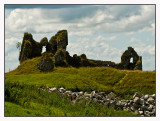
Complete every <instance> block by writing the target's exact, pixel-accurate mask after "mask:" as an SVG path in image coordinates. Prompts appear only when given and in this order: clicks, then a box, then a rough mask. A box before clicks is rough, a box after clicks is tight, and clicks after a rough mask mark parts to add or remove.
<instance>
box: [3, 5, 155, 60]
mask: <svg viewBox="0 0 160 121" xmlns="http://www.w3.org/2000/svg"><path fill="white" fill-rule="evenodd" d="M95 7H96V8H95ZM95 7H89V6H83V7H73V8H61V9H41V8H35V9H33V8H32V9H14V10H13V11H11V13H10V14H9V15H7V16H6V18H5V23H6V24H5V33H6V35H5V36H6V40H5V49H6V50H5V54H8V55H7V56H6V59H7V60H8V61H7V63H9V61H10V60H18V56H12V54H13V55H15V54H16V52H15V53H11V51H12V50H14V49H15V48H16V43H17V42H18V41H21V40H22V38H23V33H24V32H31V33H32V34H33V37H34V39H35V38H36V39H35V40H36V41H39V40H40V39H41V38H42V37H43V36H46V37H47V38H48V39H49V37H51V35H54V34H55V33H56V32H57V31H58V30H61V29H67V30H68V37H69V45H68V46H67V50H68V51H69V52H70V55H73V54H82V53H85V54H86V55H87V57H88V58H92V59H102V60H111V61H115V62H120V56H121V51H122V50H123V51H124V49H125V46H126V45H127V44H132V45H134V46H135V49H136V51H137V52H138V53H140V54H147V56H148V58H149V56H150V55H154V53H155V52H154V51H155V49H154V46H153V45H147V43H145V42H144V41H142V40H141V39H140V38H136V37H133V35H134V34H136V33H138V32H141V33H144V32H152V36H154V32H155V17H154V15H155V10H154V5H153V6H152V5H144V6H140V5H137V6H127V5H126V6H125V5H124V6H122V5H111V6H107V5H106V6H105V5H104V6H101V5H100V6H95ZM82 8H83V9H82ZM7 14H8V13H7ZM123 32H125V33H126V37H127V38H128V42H127V43H126V44H125V46H124V44H123V43H121V41H120V40H119V39H118V35H120V34H122V33H123ZM110 33H112V35H110ZM48 36H49V37H48ZM124 36H125V35H124ZM147 36H148V35H146V37H147ZM115 40H116V43H117V44H119V45H117V46H116V47H115V46H114V44H113V45H112V42H113V41H115ZM151 41H152V40H151ZM146 42H147V41H146ZM122 44H123V45H122ZM117 47H119V48H117ZM122 48H123V49H122ZM17 55H18V53H17ZM17 63H18V61H17Z"/></svg>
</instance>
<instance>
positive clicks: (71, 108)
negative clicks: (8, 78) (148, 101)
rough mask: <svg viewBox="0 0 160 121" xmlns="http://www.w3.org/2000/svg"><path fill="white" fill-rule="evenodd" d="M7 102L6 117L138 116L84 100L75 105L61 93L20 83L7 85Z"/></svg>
mask: <svg viewBox="0 0 160 121" xmlns="http://www.w3.org/2000/svg"><path fill="white" fill-rule="evenodd" d="M5 100H6V102H5V116H138V115H136V114H133V113H131V112H125V111H121V110H119V111H114V109H113V108H112V107H107V106H103V105H99V104H97V103H94V102H92V101H86V100H83V99H82V100H79V102H76V103H75V104H74V105H73V104H72V103H71V101H70V99H69V98H68V97H62V96H61V95H60V94H59V93H49V92H47V91H42V90H40V89H38V88H37V87H36V86H28V85H24V84H23V85H21V84H19V83H14V84H13V83H8V82H7V83H5ZM77 109H78V110H77Z"/></svg>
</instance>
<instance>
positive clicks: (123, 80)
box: [5, 58, 155, 116]
mask: <svg viewBox="0 0 160 121" xmlns="http://www.w3.org/2000/svg"><path fill="white" fill-rule="evenodd" d="M38 60H39V58H34V59H31V60H27V61H24V62H23V63H22V64H21V65H20V66H19V67H18V68H17V69H16V70H14V71H12V72H9V73H6V74H5V116H137V115H135V114H133V113H130V112H124V111H114V110H113V109H112V108H111V107H106V106H102V105H97V104H95V103H93V102H86V101H84V100H82V101H81V102H79V103H77V104H75V105H72V104H71V101H70V100H69V99H68V98H67V97H61V96H60V95H59V94H51V93H48V92H43V91H41V90H39V89H38V88H40V87H64V88H65V89H67V90H72V91H84V92H85V91H87V92H91V91H92V90H97V91H104V92H105V93H110V92H111V91H112V92H114V93H115V94H116V95H117V97H119V98H124V99H128V98H130V97H132V96H133V94H134V93H135V92H139V93H142V94H153V93H155V72H154V71H126V70H117V69H113V68H107V67H92V68H91V67H81V68H73V67H68V68H62V67H58V68H55V69H54V71H53V72H50V73H42V72H39V70H38V69H37V68H36V66H37V62H38ZM15 110H16V113H15Z"/></svg>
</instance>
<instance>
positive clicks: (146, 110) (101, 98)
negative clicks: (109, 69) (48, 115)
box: [41, 87, 156, 116]
mask: <svg viewBox="0 0 160 121" xmlns="http://www.w3.org/2000/svg"><path fill="white" fill-rule="evenodd" d="M41 89H42V90H44V91H48V92H50V93H54V92H59V93H60V94H61V95H62V96H64V95H67V96H69V97H70V99H71V101H72V103H73V104H74V103H75V102H76V101H78V100H80V99H82V98H84V99H86V100H92V101H94V102H96V103H99V104H102V105H107V106H112V107H113V108H114V109H115V110H124V111H130V112H134V113H136V114H139V115H141V116H155V115H156V108H155V107H156V104H155V101H156V95H155V94H152V95H148V94H146V95H142V94H139V93H138V92H136V93H135V94H134V95H133V97H132V98H131V99H129V100H124V99H119V98H116V94H114V93H113V92H111V93H109V94H106V93H105V92H98V91H92V92H91V93H87V92H83V91H79V92H72V91H71V90H66V89H64V88H63V87H61V88H57V87H52V88H49V87H42V88H41Z"/></svg>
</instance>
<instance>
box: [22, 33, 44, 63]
mask: <svg viewBox="0 0 160 121" xmlns="http://www.w3.org/2000/svg"><path fill="white" fill-rule="evenodd" d="M41 52H42V46H41V44H40V43H39V42H36V41H35V40H34V39H33V37H32V34H30V33H24V37H23V41H22V46H21V51H20V54H19V61H20V63H21V62H23V61H25V60H27V59H31V58H33V57H38V56H41Z"/></svg>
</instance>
